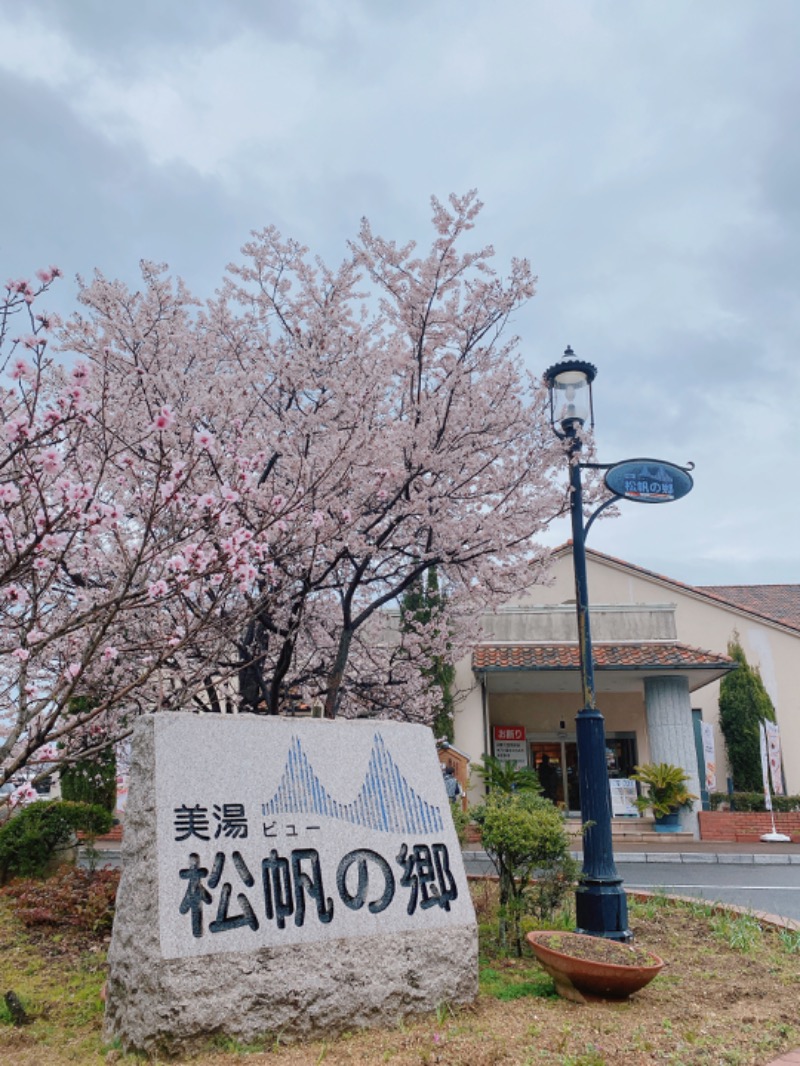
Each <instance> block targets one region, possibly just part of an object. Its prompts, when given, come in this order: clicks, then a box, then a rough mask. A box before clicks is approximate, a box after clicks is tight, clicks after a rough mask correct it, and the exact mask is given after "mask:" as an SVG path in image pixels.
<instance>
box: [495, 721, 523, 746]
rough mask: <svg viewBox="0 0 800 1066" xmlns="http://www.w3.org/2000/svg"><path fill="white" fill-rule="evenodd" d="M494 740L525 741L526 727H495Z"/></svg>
mask: <svg viewBox="0 0 800 1066" xmlns="http://www.w3.org/2000/svg"><path fill="white" fill-rule="evenodd" d="M494 739H495V742H496V741H498V740H525V727H524V726H521V725H496V726H495V727H494Z"/></svg>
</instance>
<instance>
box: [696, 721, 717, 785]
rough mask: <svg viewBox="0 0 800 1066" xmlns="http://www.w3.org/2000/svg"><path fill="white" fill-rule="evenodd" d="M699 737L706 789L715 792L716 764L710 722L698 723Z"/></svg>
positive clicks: (712, 731)
mask: <svg viewBox="0 0 800 1066" xmlns="http://www.w3.org/2000/svg"><path fill="white" fill-rule="evenodd" d="M700 735H701V737H702V739H703V761H704V762H705V766H706V789H707V791H708V792H716V791H717V762H716V754H715V752H714V727H713V726H712V724H711V723H710V722H701V723H700Z"/></svg>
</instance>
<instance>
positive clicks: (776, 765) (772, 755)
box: [764, 721, 784, 796]
mask: <svg viewBox="0 0 800 1066" xmlns="http://www.w3.org/2000/svg"><path fill="white" fill-rule="evenodd" d="M764 728H765V729H766V731H767V755H768V756H769V776H770V778H771V779H772V792H773V794H774V795H775V796H783V795H784V787H783V771H782V769H781V762H782V758H781V735H780V732H779V731H778V727H777V725H776V724H775V722H767V721H765V722H764Z"/></svg>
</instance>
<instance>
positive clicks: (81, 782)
mask: <svg viewBox="0 0 800 1066" xmlns="http://www.w3.org/2000/svg"><path fill="white" fill-rule="evenodd" d="M60 779H61V797H62V799H65V800H70V801H72V802H73V803H90V804H94V805H97V806H98V807H104V808H105V809H106V810H107V811H111V813H112V814H113V812H114V809H115V807H116V805H117V759H116V756H115V754H114V749H113V748H109V749H108V750H107V751H104V752H100V754H99V755H97V756H95V757H94V758H92V759H78V761H77V762H75V763H73V764H72V765H71V766H65V767H64V768H63V769H62V770H61V775H60Z"/></svg>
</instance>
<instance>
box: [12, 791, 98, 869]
mask: <svg viewBox="0 0 800 1066" xmlns="http://www.w3.org/2000/svg"><path fill="white" fill-rule="evenodd" d="M112 822H113V818H112V816H111V813H110V812H109V811H107V810H104V808H102V807H98V806H96V805H94V804H88V803H69V802H66V801H63V800H49V801H44V802H39V803H32V804H31V805H30V806H29V807H24V808H23V809H22V810H21V811H20V812H19V813H18V814H15V815H14V817H13V818H11V819H10V820H9V821H8V822H6V823H5V824H4V825H3V826H0V885H4V884H5V883H6V882H7V881H8V880H9V879H10V878H12V877H42V876H44V874H45V872H46V871H47V868H48V866H49V865H51V864H52V862H53V860H54V858H55V857H56V855H57V854H58V852H59V851H63V850H65V849H66V848H69V847H70V846H71V844H72V841H73V840H74V838H75V834H76V833H78V832H82V833H86V834H87V836H89V837H90V838H92V837H95V836H98V835H100V834H102V833H107V832H108V830H109V829H110V828H111V824H112Z"/></svg>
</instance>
